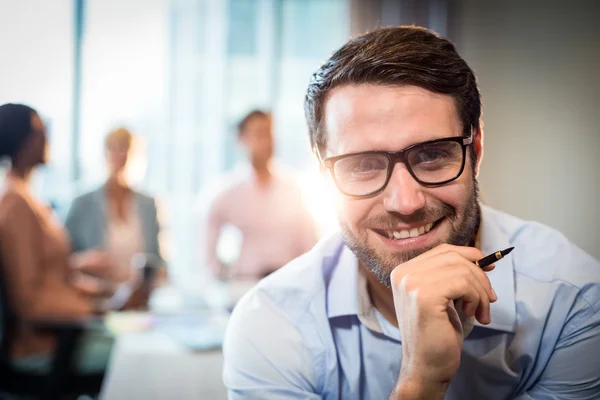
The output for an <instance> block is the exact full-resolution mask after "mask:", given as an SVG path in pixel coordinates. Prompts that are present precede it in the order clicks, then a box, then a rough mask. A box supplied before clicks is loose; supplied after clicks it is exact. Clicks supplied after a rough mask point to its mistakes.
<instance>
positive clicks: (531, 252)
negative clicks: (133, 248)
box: [223, 206, 600, 400]
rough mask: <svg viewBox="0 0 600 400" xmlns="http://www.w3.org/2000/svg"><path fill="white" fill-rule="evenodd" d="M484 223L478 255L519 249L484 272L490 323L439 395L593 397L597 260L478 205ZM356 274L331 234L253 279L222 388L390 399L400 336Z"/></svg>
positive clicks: (597, 393) (551, 233) (599, 337)
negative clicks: (491, 295) (492, 298)
mask: <svg viewBox="0 0 600 400" xmlns="http://www.w3.org/2000/svg"><path fill="white" fill-rule="evenodd" d="M480 229H481V230H480V234H481V237H480V240H481V250H482V252H483V253H485V254H489V253H493V252H496V251H497V250H501V249H505V248H507V247H510V246H514V247H515V250H514V251H513V252H512V253H511V254H510V255H508V256H507V257H505V258H504V259H503V260H501V261H499V262H497V263H496V269H495V270H494V271H492V272H489V273H488V275H489V278H490V280H491V282H492V286H493V287H494V290H495V291H496V293H497V294H498V301H497V302H496V303H493V304H492V305H491V315H492V323H491V324H489V325H487V326H482V325H479V324H477V323H476V325H475V327H474V329H473V331H472V332H471V334H470V335H469V336H468V337H467V338H466V340H465V343H464V348H463V351H462V357H461V364H460V368H459V370H458V373H457V374H456V376H455V377H454V379H453V380H452V382H451V384H450V386H449V388H448V391H447V392H446V399H452V400H469V399H514V398H516V399H520V400H524V399H561V400H563V399H600V312H599V309H600V263H598V261H596V260H594V259H593V258H591V257H590V256H589V255H587V254H586V253H584V252H583V251H582V250H580V249H579V248H577V247H576V246H574V245H573V244H572V243H570V242H569V241H568V240H567V239H566V238H565V237H564V236H562V235H561V234H560V233H558V232H557V231H555V230H553V229H550V228H548V227H546V226H543V225H540V224H537V223H532V222H527V221H522V220H519V219H517V218H515V217H513V216H510V215H507V214H504V213H501V212H499V211H496V210H493V209H491V208H488V207H485V206H482V222H481V228H480ZM360 282H361V279H360V274H359V273H358V262H357V259H356V257H355V256H354V254H353V253H352V252H351V251H350V250H349V249H348V248H347V247H346V246H345V245H344V243H343V241H342V238H341V236H340V235H339V234H337V235H334V236H333V237H330V238H328V239H326V240H324V241H322V242H320V243H319V244H318V245H317V246H316V247H315V248H314V249H313V250H311V251H310V252H309V253H307V254H305V255H304V256H302V257H300V258H298V259H296V260H294V261H292V262H291V263H290V264H288V265H287V266H286V267H284V268H282V269H280V270H279V271H277V272H276V273H274V274H272V275H271V276H269V277H268V278H266V279H264V280H263V281H261V282H260V283H259V284H258V285H257V286H256V287H255V288H254V289H253V290H251V291H250V292H249V293H248V294H247V295H246V296H245V297H244V298H243V299H242V301H241V302H240V303H239V304H238V305H237V307H236V308H235V310H234V312H233V314H232V317H231V319H230V322H229V326H228V329H227V334H226V338H225V343H224V348H223V351H224V356H225V366H224V371H223V378H224V382H225V385H226V386H227V388H228V390H229V398H230V399H242V398H244V399H284V398H285V399H290V398H291V399H321V398H323V399H387V398H388V396H389V394H390V393H391V391H392V389H393V387H394V384H395V383H396V381H397V379H398V375H399V371H400V364H401V362H402V348H401V346H402V344H401V341H400V334H399V330H398V329H397V328H396V327H394V326H393V325H391V324H390V323H389V322H388V321H387V320H386V319H385V318H383V317H382V316H381V314H380V313H379V312H378V311H377V310H376V309H375V308H374V307H373V306H372V305H370V301H369V300H368V296H364V295H361V293H365V292H364V291H363V290H362V289H361V283H360ZM365 298H366V299H365ZM365 302H366V303H367V306H366V308H365V307H364V303H365ZM360 304H362V305H363V306H359V305H360Z"/></svg>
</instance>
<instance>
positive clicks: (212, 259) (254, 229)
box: [203, 110, 317, 280]
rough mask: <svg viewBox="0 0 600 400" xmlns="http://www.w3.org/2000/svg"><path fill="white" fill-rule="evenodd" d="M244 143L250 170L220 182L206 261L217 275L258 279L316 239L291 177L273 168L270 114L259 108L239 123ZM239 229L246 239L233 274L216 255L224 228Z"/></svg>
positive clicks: (208, 232) (207, 228) (207, 229)
mask: <svg viewBox="0 0 600 400" xmlns="http://www.w3.org/2000/svg"><path fill="white" fill-rule="evenodd" d="M238 137H239V141H240V144H241V145H242V147H243V148H244V150H245V151H246V153H247V155H248V158H249V160H250V166H249V168H248V167H245V168H241V169H238V170H237V171H234V172H233V173H232V174H231V176H230V177H228V178H225V179H221V181H224V182H225V184H224V185H223V187H221V188H220V190H219V191H218V193H217V194H216V195H215V196H214V197H213V199H212V201H211V204H210V207H209V211H208V216H207V217H205V219H204V222H203V229H204V230H205V234H206V240H205V252H206V257H205V262H206V264H207V265H208V266H209V267H210V268H211V269H212V271H213V272H214V273H215V275H217V276H220V277H224V276H226V275H228V276H231V277H233V278H234V279H249V280H257V279H260V278H262V277H264V276H265V275H267V274H269V273H271V272H273V271H274V270H276V269H278V268H280V267H282V266H283V265H285V264H287V263H288V262H289V261H291V260H292V259H294V258H296V257H298V256H299V255H301V254H302V253H304V252H306V251H308V250H309V249H310V248H311V247H312V246H313V245H314V244H315V243H316V241H317V237H316V229H315V225H314V221H313V219H312V218H311V216H310V214H309V213H308V211H307V209H306V207H305V206H304V203H303V200H302V195H301V192H300V190H299V188H298V187H297V186H296V185H295V183H294V182H293V179H292V176H291V175H290V174H289V173H287V172H286V171H283V170H281V169H278V168H276V166H274V165H273V160H272V159H273V147H274V146H273V133H272V124H271V115H270V114H268V113H266V112H264V111H260V110H254V111H252V112H250V113H249V114H248V115H246V116H245V117H244V118H243V119H242V121H241V122H240V123H239V125H238ZM226 225H233V226H235V227H237V228H238V229H239V230H240V231H241V233H242V235H243V243H242V247H241V251H240V255H239V257H238V259H237V261H236V262H235V263H234V265H233V266H232V270H231V271H227V272H225V271H223V269H222V265H221V262H220V260H219V259H218V257H217V243H218V240H219V238H220V233H221V228H222V227H224V226H226Z"/></svg>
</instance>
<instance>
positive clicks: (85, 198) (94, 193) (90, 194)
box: [71, 187, 103, 208]
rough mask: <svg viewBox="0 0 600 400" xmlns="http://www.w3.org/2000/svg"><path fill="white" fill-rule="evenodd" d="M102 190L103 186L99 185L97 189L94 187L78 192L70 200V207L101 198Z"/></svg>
mask: <svg viewBox="0 0 600 400" xmlns="http://www.w3.org/2000/svg"><path fill="white" fill-rule="evenodd" d="M102 191H103V188H102V187H100V188H97V189H94V190H91V191H86V192H83V193H81V194H79V195H78V196H76V197H75V198H74V199H73V201H72V202H71V208H74V207H76V206H81V205H86V206H87V205H89V204H90V203H93V202H95V201H96V200H97V199H101V198H102Z"/></svg>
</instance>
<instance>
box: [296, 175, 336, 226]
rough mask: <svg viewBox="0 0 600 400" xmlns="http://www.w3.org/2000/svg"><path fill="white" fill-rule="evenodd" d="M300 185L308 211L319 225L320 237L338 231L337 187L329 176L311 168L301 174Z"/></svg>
mask: <svg viewBox="0 0 600 400" xmlns="http://www.w3.org/2000/svg"><path fill="white" fill-rule="evenodd" d="M307 169H309V168H307ZM299 185H300V190H301V191H302V196H303V197H304V201H305V204H306V206H307V208H308V211H309V212H310V213H311V215H312V217H313V218H314V220H315V222H316V223H317V226H318V229H319V236H321V237H323V236H326V235H328V234H330V233H332V232H334V231H336V230H337V229H338V224H337V218H336V214H337V213H336V206H335V187H334V186H333V184H332V182H331V180H330V179H328V177H327V175H325V174H321V173H320V172H319V171H318V170H315V169H314V168H311V169H310V171H309V172H306V173H302V174H300V177H299Z"/></svg>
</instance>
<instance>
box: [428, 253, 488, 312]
mask: <svg viewBox="0 0 600 400" xmlns="http://www.w3.org/2000/svg"><path fill="white" fill-rule="evenodd" d="M471 264H472V263H469V262H468V261H463V263H461V264H455V265H447V266H445V267H444V268H440V269H439V270H438V271H436V273H435V274H423V276H421V277H420V280H421V284H424V281H426V284H427V285H428V286H430V287H434V288H437V290H438V291H440V294H443V293H448V294H451V295H453V296H459V297H446V298H447V299H448V300H458V299H462V300H463V311H464V312H465V314H466V315H467V316H469V317H473V316H474V317H475V318H477V320H478V321H479V322H481V323H482V324H488V323H489V322H490V321H491V316H490V313H489V304H490V298H489V296H488V292H487V290H486V289H485V287H484V286H483V284H482V283H481V282H480V281H479V279H478V278H477V277H475V275H474V274H473V272H472V271H471V267H470V265H471ZM425 275H427V277H426V276H425ZM457 285H461V287H462V288H463V289H462V290H463V291H462V292H457V290H458V287H457ZM448 287H450V289H447V288H448Z"/></svg>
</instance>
